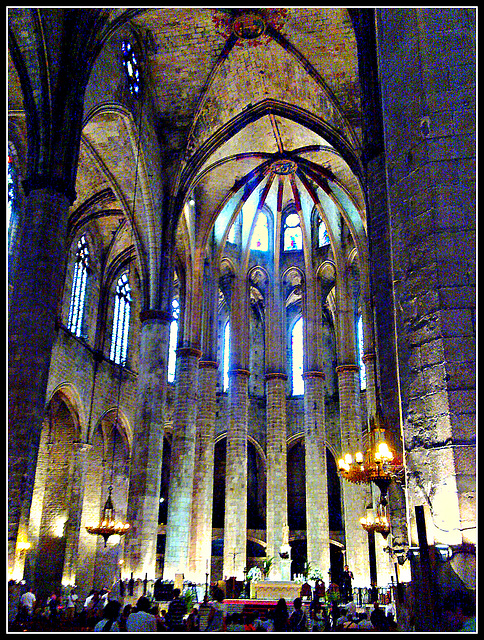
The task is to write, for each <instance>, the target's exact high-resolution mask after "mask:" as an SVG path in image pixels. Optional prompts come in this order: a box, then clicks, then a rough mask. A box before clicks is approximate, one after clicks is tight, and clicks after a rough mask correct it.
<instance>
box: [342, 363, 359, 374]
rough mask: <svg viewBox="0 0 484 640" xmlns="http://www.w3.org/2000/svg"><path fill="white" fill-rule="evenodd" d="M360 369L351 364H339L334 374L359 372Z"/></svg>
mask: <svg viewBox="0 0 484 640" xmlns="http://www.w3.org/2000/svg"><path fill="white" fill-rule="evenodd" d="M359 370H360V367H359V366H358V365H357V364H352V363H348V364H340V365H338V366H337V367H336V373H338V374H340V373H344V372H346V371H354V372H356V371H359Z"/></svg>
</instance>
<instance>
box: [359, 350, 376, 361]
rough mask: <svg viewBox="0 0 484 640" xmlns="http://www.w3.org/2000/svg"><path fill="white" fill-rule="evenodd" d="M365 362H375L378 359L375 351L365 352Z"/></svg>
mask: <svg viewBox="0 0 484 640" xmlns="http://www.w3.org/2000/svg"><path fill="white" fill-rule="evenodd" d="M361 359H362V360H363V362H364V363H365V364H366V363H367V362H374V361H375V359H376V356H375V352H374V351H371V352H368V353H364V354H363V356H362V358H361Z"/></svg>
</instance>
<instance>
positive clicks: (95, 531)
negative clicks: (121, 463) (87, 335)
mask: <svg viewBox="0 0 484 640" xmlns="http://www.w3.org/2000/svg"><path fill="white" fill-rule="evenodd" d="M122 366H123V365H122V363H121V364H120V367H119V387H118V399H117V404H116V417H115V420H114V425H113V455H112V461H111V482H110V484H109V487H108V497H107V500H106V503H105V505H104V508H103V511H102V516H101V518H100V520H99V523H98V524H95V525H87V526H86V531H87V532H88V533H90V534H92V535H94V536H102V538H103V539H104V546H105V547H106V546H107V542H108V539H109V538H110V537H111V536H113V535H118V536H124V535H125V533H127V531H128V529H129V526H130V525H129V524H128V523H127V522H123V521H122V520H116V518H115V511H114V505H113V499H112V492H113V479H114V454H115V451H116V431H117V427H118V419H119V400H120V392H121V380H122ZM93 390H94V385H93Z"/></svg>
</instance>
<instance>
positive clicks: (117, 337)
mask: <svg viewBox="0 0 484 640" xmlns="http://www.w3.org/2000/svg"><path fill="white" fill-rule="evenodd" d="M130 314H131V287H130V286H129V280H128V274H127V273H123V275H122V276H121V277H120V278H119V279H118V282H117V284H116V293H115V295H114V319H113V333H112V338H111V353H110V356H109V357H110V358H111V360H113V361H114V362H115V363H116V364H124V363H125V362H126V357H127V355H128V335H129V317H130Z"/></svg>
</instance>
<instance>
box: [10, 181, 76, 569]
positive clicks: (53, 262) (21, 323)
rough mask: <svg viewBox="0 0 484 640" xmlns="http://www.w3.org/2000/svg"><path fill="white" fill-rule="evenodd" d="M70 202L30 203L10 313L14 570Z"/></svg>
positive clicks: (52, 198) (36, 196) (41, 197)
mask: <svg viewBox="0 0 484 640" xmlns="http://www.w3.org/2000/svg"><path fill="white" fill-rule="evenodd" d="M69 205H70V202H69V200H68V198H67V197H66V196H65V195H63V194H61V193H58V192H56V191H54V190H53V189H51V188H49V187H46V188H43V189H37V190H34V191H31V192H30V194H29V195H28V196H27V197H26V201H25V224H24V225H23V228H22V233H21V234H20V238H19V244H18V253H17V258H16V262H15V267H14V274H13V278H12V281H13V290H12V292H11V298H10V308H9V327H8V334H9V381H8V384H9V397H8V408H9V410H8V420H9V461H8V465H9V466H8V476H9V492H8V495H9V501H8V509H9V534H8V542H9V567H12V565H13V562H14V558H15V545H16V541H17V535H18V533H19V525H20V522H21V520H23V521H24V522H25V523H27V522H28V514H29V511H30V505H31V500H32V492H33V485H34V479H35V467H36V463H37V455H38V449H39V442H40V434H41V430H42V422H43V419H44V415H45V395H46V389H47V379H48V375H49V367H50V361H51V356H52V346H53V344H54V340H55V336H56V320H57V310H58V303H59V298H60V295H61V291H62V279H63V274H64V261H65V230H66V220H67V212H68V209H69Z"/></svg>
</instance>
